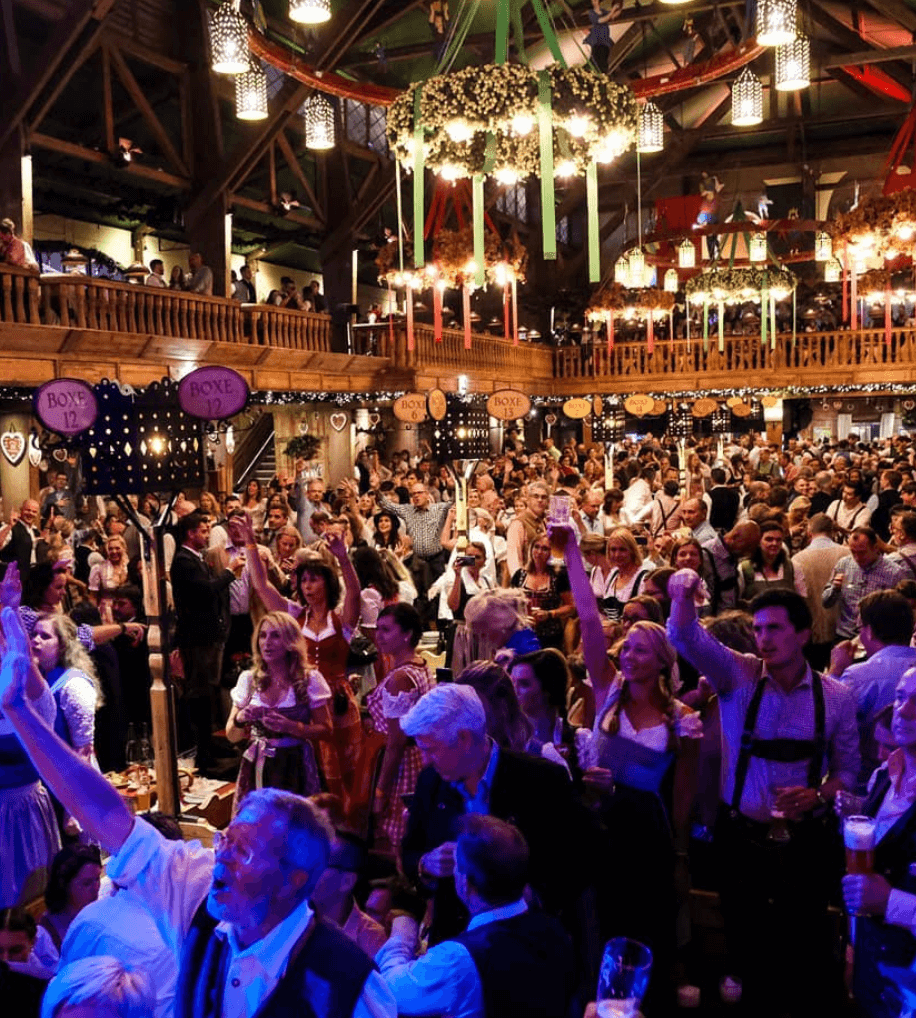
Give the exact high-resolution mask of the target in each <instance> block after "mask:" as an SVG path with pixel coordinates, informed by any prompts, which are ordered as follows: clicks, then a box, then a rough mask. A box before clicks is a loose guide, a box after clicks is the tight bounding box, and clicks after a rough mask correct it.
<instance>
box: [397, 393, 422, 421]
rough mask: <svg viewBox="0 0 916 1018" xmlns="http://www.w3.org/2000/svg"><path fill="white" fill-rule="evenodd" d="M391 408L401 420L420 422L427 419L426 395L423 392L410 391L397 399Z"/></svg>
mask: <svg viewBox="0 0 916 1018" xmlns="http://www.w3.org/2000/svg"><path fill="white" fill-rule="evenodd" d="M391 409H392V410H393V411H394V416H395V417H397V419H398V420H399V421H406V422H407V423H408V424H419V423H420V421H425V420H426V397H425V396H424V395H423V393H422V392H408V393H407V394H406V395H404V396H401V397H400V398H399V399H396V400H395V401H394V404H393V406H392V407H391Z"/></svg>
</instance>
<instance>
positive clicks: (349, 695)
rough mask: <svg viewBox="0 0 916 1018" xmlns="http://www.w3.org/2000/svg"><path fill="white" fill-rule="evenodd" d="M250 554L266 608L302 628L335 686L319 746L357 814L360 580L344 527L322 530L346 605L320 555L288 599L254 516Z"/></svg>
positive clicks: (328, 778) (328, 773) (247, 527)
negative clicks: (355, 647) (354, 671)
mask: <svg viewBox="0 0 916 1018" xmlns="http://www.w3.org/2000/svg"><path fill="white" fill-rule="evenodd" d="M241 527H242V531H243V533H244V536H245V549H246V551H247V552H248V563H249V565H248V568H249V571H250V574H251V583H252V586H253V587H254V589H255V591H256V592H257V594H258V596H259V597H260V598H261V600H262V601H263V602H264V605H265V606H266V608H267V609H268V611H285V612H288V613H289V614H290V615H292V616H293V618H294V619H296V621H297V622H298V624H299V626H300V628H301V629H302V634H303V636H304V637H305V643H306V647H307V649H308V659H309V664H310V666H311V667H313V668H317V669H318V671H319V672H321V674H322V675H323V676H324V678H325V680H326V681H327V683H328V685H329V686H330V687H331V697H332V699H331V709H332V720H333V723H334V732H333V736H332V738H331V739H329V740H327V739H326V740H322V741H321V742H320V743H319V744H318V749H319V753H320V756H321V768H322V771H323V773H324V779H325V783H326V785H327V790H328V791H329V792H333V794H334V795H337V796H339V797H340V798H341V799H342V800H343V802H344V805H345V808H346V810H347V812H348V815H350V816H354V815H356V814H357V813H358V812H359V811H360V810H361V808H362V807H363V806H365V803H363V802H362V801H357V800H358V799H359V798H361V797H360V796H359V795H358V793H357V787H356V784H357V780H358V776H359V775H358V768H359V756H360V750H361V748H362V742H363V738H362V735H363V730H362V725H361V724H360V717H359V706H358V704H357V702H356V696H355V694H354V692H353V688H352V686H351V685H350V683H349V681H348V679H347V657H348V656H349V651H350V640H351V638H352V636H353V631H354V630H355V629H356V625H357V623H358V622H359V580H358V579H357V578H356V573H355V572H354V571H353V565H352V563H351V562H350V559H349V558H348V557H347V548H346V545H345V544H344V542H343V539H342V537H341V534H340V529H339V528H337V527H334V526H331V527H329V528H328V529H327V530H326V531H325V534H324V539H325V541H326V542H327V548H328V552H329V553H330V554H331V555H332V556H333V557H334V559H336V561H337V565H338V566H339V568H340V573H341V576H342V577H343V581H344V601H343V606H342V608H340V609H339V610H338V608H337V605H338V602H339V601H340V594H341V588H340V580H339V579H338V577H337V573H335V572H334V570H333V569H332V568H331V567H330V566H329V565H327V564H326V563H325V562H324V561H322V560H321V559H320V558H318V557H317V556H310V557H307V558H303V559H302V560H301V561H300V562H299V564H298V565H297V566H296V570H295V572H294V573H293V587H294V590H295V597H296V600H295V601H288V600H287V599H286V598H285V597H283V595H282V594H280V593H279V592H278V591H277V590H276V589H275V588H274V587H273V586H271V584H270V581H269V580H268V578H267V569H266V567H265V565H264V563H263V561H262V560H261V557H260V555H258V553H257V551H258V548H257V544H256V542H255V536H254V529H253V527H252V522H251V520H250V519H248V518H246V519H244V520H242V521H241Z"/></svg>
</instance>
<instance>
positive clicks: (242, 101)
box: [235, 60, 267, 120]
mask: <svg viewBox="0 0 916 1018" xmlns="http://www.w3.org/2000/svg"><path fill="white" fill-rule="evenodd" d="M235 115H236V116H237V117H238V118H239V120H265V119H266V117H267V75H266V74H265V73H264V71H263V69H262V68H261V65H260V64H258V63H257V62H256V61H254V60H252V61H251V64H250V66H249V68H248V70H247V71H244V72H242V74H239V75H237V76H236V79H235Z"/></svg>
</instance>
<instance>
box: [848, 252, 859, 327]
mask: <svg viewBox="0 0 916 1018" xmlns="http://www.w3.org/2000/svg"><path fill="white" fill-rule="evenodd" d="M849 308H850V320H849V327H850V329H853V330H855V329H858V327H859V277H858V275H857V273H856V267H855V266H854V265H853V267H852V284H851V285H850V287H849Z"/></svg>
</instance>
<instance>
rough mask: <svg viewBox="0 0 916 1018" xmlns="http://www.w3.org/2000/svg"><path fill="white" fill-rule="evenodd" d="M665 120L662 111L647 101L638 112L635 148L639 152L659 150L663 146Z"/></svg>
mask: <svg viewBox="0 0 916 1018" xmlns="http://www.w3.org/2000/svg"><path fill="white" fill-rule="evenodd" d="M664 128H665V121H664V117H663V116H662V111H661V110H660V109H659V108H658V107H657V106H656V105H655V103H653V102H647V103H646V105H645V106H643V108H642V109H641V110H640V112H639V130H638V132H637V135H636V148H637V150H638V151H639V152H661V150H662V149H663V148H664V147H665V140H664Z"/></svg>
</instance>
